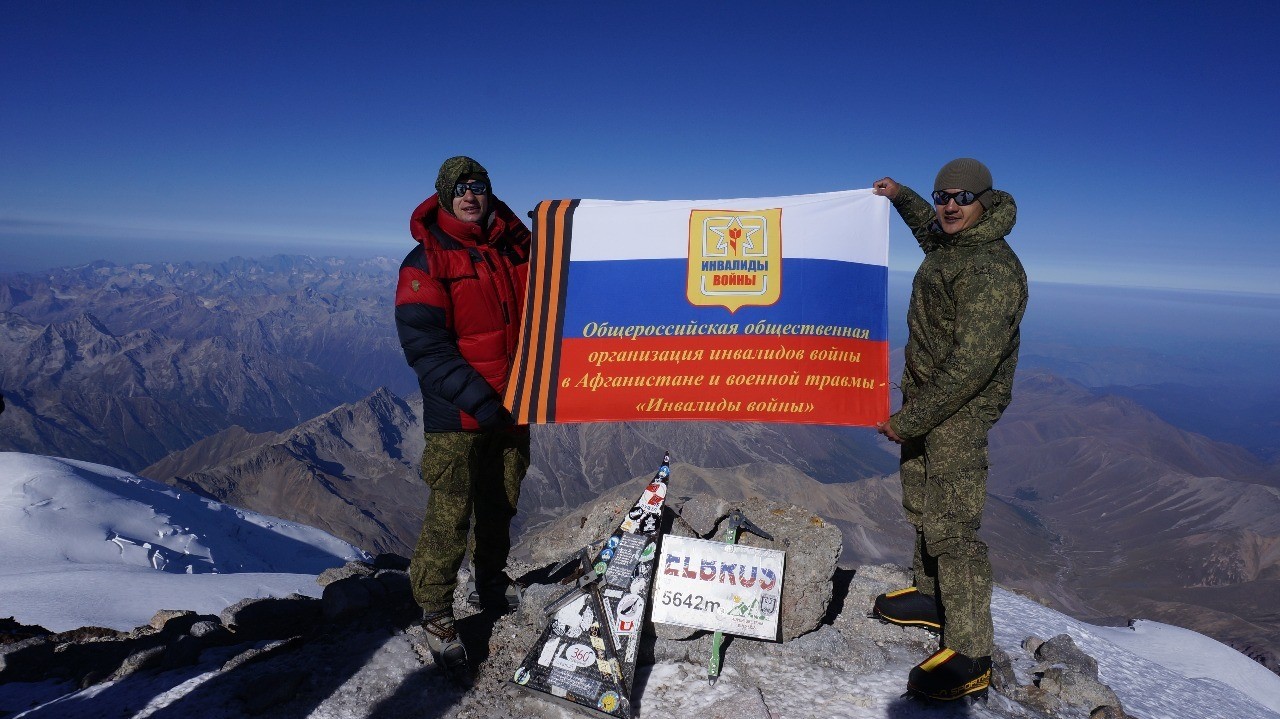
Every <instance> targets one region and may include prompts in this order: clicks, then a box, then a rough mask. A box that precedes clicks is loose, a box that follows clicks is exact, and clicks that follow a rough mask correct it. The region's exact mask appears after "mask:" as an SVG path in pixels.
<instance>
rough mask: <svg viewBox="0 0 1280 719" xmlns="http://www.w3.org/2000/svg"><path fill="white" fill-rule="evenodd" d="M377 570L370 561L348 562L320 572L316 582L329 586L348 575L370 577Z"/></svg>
mask: <svg viewBox="0 0 1280 719" xmlns="http://www.w3.org/2000/svg"><path fill="white" fill-rule="evenodd" d="M375 571H376V570H375V569H374V567H373V565H372V564H369V563H368V562H347V563H346V564H344V565H342V566H341V567H330V568H328V569H326V570H324V571H323V572H321V573H320V576H318V577H316V584H319V585H320V586H322V587H327V586H329V585H330V584H332V583H334V582H336V581H338V580H340V579H346V578H347V577H368V576H372V575H373V573H374V572H375Z"/></svg>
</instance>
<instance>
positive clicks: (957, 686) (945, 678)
mask: <svg viewBox="0 0 1280 719" xmlns="http://www.w3.org/2000/svg"><path fill="white" fill-rule="evenodd" d="M989 686H991V657H978V658H977V659H971V658H969V657H967V656H965V655H963V654H961V653H959V652H956V651H953V650H951V649H940V650H938V652H937V653H935V654H934V655H933V656H931V657H929V658H928V659H926V660H924V661H923V662H920V664H918V665H916V667H915V668H914V669H912V670H911V675H910V676H909V677H907V691H909V692H911V693H913V694H918V695H920V696H922V697H927V698H929V699H937V700H940V701H952V700H953V699H959V698H960V697H963V696H967V695H970V694H975V695H985V694H986V693H987V688H988V687H989Z"/></svg>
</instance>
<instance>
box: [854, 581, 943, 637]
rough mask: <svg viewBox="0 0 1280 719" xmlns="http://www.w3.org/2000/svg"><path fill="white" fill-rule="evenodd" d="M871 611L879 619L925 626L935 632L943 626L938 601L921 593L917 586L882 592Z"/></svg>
mask: <svg viewBox="0 0 1280 719" xmlns="http://www.w3.org/2000/svg"><path fill="white" fill-rule="evenodd" d="M871 613H872V615H873V616H875V617H876V618H877V619H881V620H883V621H886V622H889V623H891V624H899V625H902V626H909V627H924V628H925V629H930V630H932V631H935V632H936V631H938V630H940V629H941V628H942V618H941V617H940V616H939V614H938V602H937V601H936V600H935V599H934V598H933V597H930V596H927V595H924V594H921V593H920V590H919V589H916V588H915V587H907V588H906V589H899V590H897V591H896V592H889V593H888V594H881V595H880V596H878V597H876V601H875V604H874V605H872V607H871Z"/></svg>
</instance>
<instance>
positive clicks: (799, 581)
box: [716, 497, 842, 641]
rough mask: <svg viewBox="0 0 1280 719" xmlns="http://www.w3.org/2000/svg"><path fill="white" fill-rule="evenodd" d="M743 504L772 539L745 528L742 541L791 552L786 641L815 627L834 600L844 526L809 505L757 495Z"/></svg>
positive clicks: (785, 609) (785, 590) (785, 582)
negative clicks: (799, 505) (783, 501)
mask: <svg viewBox="0 0 1280 719" xmlns="http://www.w3.org/2000/svg"><path fill="white" fill-rule="evenodd" d="M739 508H740V509H741V510H742V513H743V514H744V515H745V516H746V518H747V519H749V520H751V521H752V522H754V523H755V524H756V525H757V526H759V527H760V528H761V529H763V530H764V531H766V532H768V533H769V534H771V535H773V539H772V540H768V539H763V538H761V537H757V536H756V535H754V534H751V533H749V532H742V533H741V534H740V535H739V536H738V543H739V544H745V545H747V546H752V547H766V548H769V549H781V550H784V551H786V553H787V563H786V569H785V573H784V578H783V584H782V606H781V608H780V611H781V614H782V619H781V638H782V640H783V641H790V640H791V639H795V638H796V637H798V636H800V635H802V634H804V633H806V632H811V631H813V630H814V629H815V628H817V626H818V624H819V623H820V622H821V621H822V619H823V617H824V616H826V613H827V607H828V605H829V604H830V603H831V594H832V583H831V577H832V575H833V574H835V570H836V562H838V561H839V559H840V551H841V541H842V538H841V533H840V529H839V528H837V527H836V526H835V525H834V524H829V523H827V522H826V521H825V520H823V519H822V518H821V517H818V516H817V515H815V514H814V513H813V512H810V511H809V510H807V509H803V508H801V507H797V506H795V505H791V504H787V505H779V504H776V503H773V502H767V501H765V500H763V499H760V498H758V497H752V498H751V499H748V500H746V501H745V502H742V503H741V504H740V505H739ZM723 525H724V522H721V525H720V526H718V527H717V528H716V536H719V535H720V534H721V533H722V531H723Z"/></svg>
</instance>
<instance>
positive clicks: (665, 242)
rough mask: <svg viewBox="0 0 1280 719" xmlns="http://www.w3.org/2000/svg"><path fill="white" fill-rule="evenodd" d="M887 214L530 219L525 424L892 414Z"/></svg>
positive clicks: (618, 213)
mask: <svg viewBox="0 0 1280 719" xmlns="http://www.w3.org/2000/svg"><path fill="white" fill-rule="evenodd" d="M888 247H889V201H888V200H886V199H884V198H883V197H877V196H875V195H873V194H872V192H871V190H849V191H844V192H829V193H823V194H817V195H796V196H791V197H764V198H754V199H735V200H699V201H686V200H680V201H662V202H615V201H608V200H554V201H545V202H542V203H540V204H539V205H538V207H537V209H536V210H535V212H534V221H533V247H532V253H531V256H530V261H529V262H530V264H529V292H528V296H527V300H526V306H525V313H524V320H523V324H522V326H521V343H520V350H519V353H518V356H517V357H516V362H515V368H514V371H513V375H512V379H511V381H510V383H509V384H508V386H507V392H506V397H505V403H506V405H507V407H509V408H510V409H511V412H512V414H513V415H514V416H515V418H516V421H517V422H522V423H549V422H595V421H634V420H732V421H753V422H791V423H806V424H844V425H871V424H874V423H876V422H878V421H881V420H883V419H885V418H887V417H888V416H889V392H888V373H889V347H888V336H887V330H886V326H887V324H888V319H887V315H888V312H887V301H886V298H887V282H888Z"/></svg>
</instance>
